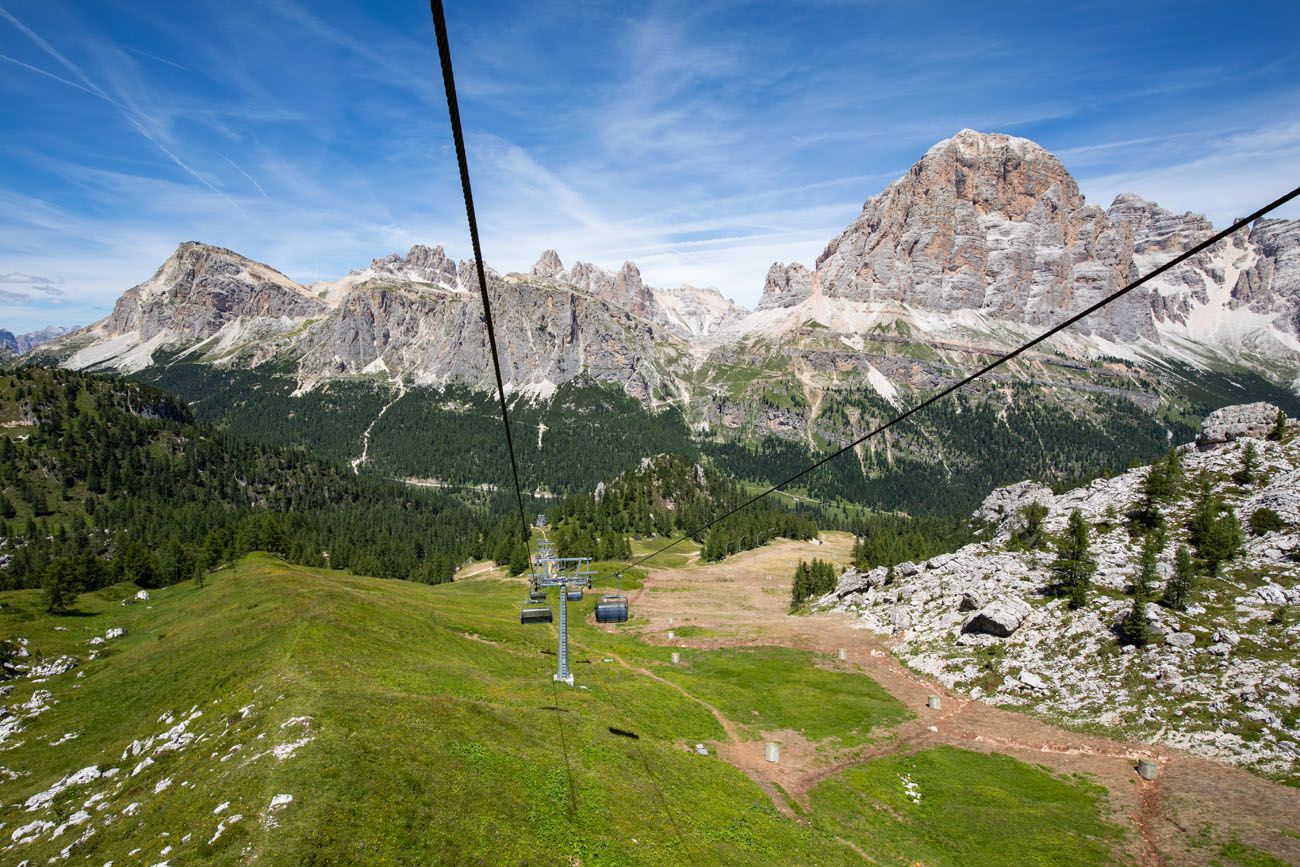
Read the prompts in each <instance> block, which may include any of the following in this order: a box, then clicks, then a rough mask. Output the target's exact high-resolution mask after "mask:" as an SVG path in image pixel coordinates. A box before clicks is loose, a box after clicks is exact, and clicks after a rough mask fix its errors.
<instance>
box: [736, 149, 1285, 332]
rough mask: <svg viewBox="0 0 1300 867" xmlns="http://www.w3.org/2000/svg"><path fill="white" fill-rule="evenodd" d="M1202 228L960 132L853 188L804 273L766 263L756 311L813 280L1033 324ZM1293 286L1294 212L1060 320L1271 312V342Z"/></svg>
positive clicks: (1215, 320) (1240, 318) (1047, 320)
mask: <svg viewBox="0 0 1300 867" xmlns="http://www.w3.org/2000/svg"><path fill="white" fill-rule="evenodd" d="M1214 232H1215V227H1214V226H1213V225H1211V223H1210V221H1209V220H1207V219H1206V218H1205V217H1203V216H1201V215H1199V214H1192V213H1186V214H1175V213H1172V212H1170V211H1168V210H1165V209H1164V208H1161V207H1160V206H1159V205H1157V204H1155V203H1154V202H1149V201H1147V200H1145V199H1142V198H1140V197H1139V196H1135V195H1132V194H1123V195H1120V196H1119V197H1117V198H1116V199H1115V201H1114V202H1113V203H1112V204H1111V206H1110V207H1109V208H1108V209H1107V210H1105V211H1103V210H1102V209H1100V208H1098V207H1096V206H1094V205H1090V204H1088V203H1087V202H1086V201H1085V200H1084V197H1083V195H1082V193H1081V192H1080V191H1079V186H1078V184H1077V183H1076V182H1075V181H1074V179H1073V178H1072V177H1071V176H1070V173H1069V172H1068V171H1067V170H1066V168H1065V166H1064V165H1062V164H1061V162H1060V161H1059V160H1058V159H1057V158H1056V157H1055V156H1053V155H1052V154H1050V153H1049V152H1047V151H1046V150H1044V149H1043V148H1041V147H1039V146H1038V145H1036V144H1034V143H1033V142H1030V141H1027V140H1025V139H1020V138H1014V137H1012V136H1006V135H997V134H984V133H977V132H974V131H972V130H962V131H961V132H960V133H958V134H957V135H955V136H953V137H952V138H950V139H946V140H944V141H942V142H939V143H938V144H936V145H935V146H934V147H932V148H930V150H929V151H928V152H927V153H926V154H925V156H924V157H922V158H921V160H920V161H919V162H917V163H916V164H915V165H914V166H912V168H911V170H910V171H909V172H908V173H907V174H906V175H905V176H903V177H902V178H900V179H899V180H897V181H895V182H894V183H893V184H891V185H890V186H889V187H888V188H887V189H885V191H884V192H882V193H881V194H880V195H878V196H875V197H873V198H871V199H868V200H867V202H866V204H865V205H864V206H863V209H862V213H861V215H860V216H859V217H858V218H857V219H856V220H854V221H853V223H851V224H850V225H849V226H848V227H847V228H846V229H845V230H844V231H843V232H841V233H840V234H839V235H838V236H837V237H836V238H834V239H833V240H832V241H831V242H830V243H829V244H828V245H827V247H826V249H825V251H824V252H823V253H822V254H821V256H819V257H818V259H817V263H816V267H815V269H814V270H813V271H811V272H810V271H809V270H808V269H806V268H805V267H804V266H803V265H800V264H798V263H792V264H791V265H789V266H786V265H784V264H782V263H779V262H778V263H775V264H773V265H772V268H771V269H770V270H769V271H768V275H767V280H766V281H765V284H764V287H763V296H762V300H761V301H760V303H759V306H758V309H759V310H760V311H764V310H772V309H779V308H789V307H793V306H795V305H798V304H801V303H803V302H805V301H807V300H808V299H809V298H812V297H813V296H814V294H815V293H820V294H821V295H823V296H825V297H827V298H833V299H844V300H848V301H855V302H886V303H893V304H896V305H900V306H905V307H907V308H909V309H911V310H914V311H920V312H922V313H925V314H939V318H938V319H937V320H935V319H934V318H931V320H930V321H940V322H942V321H945V318H947V321H952V319H953V315H954V314H957V313H959V312H962V311H975V312H977V313H979V314H981V315H983V316H985V317H988V318H990V319H995V320H1000V321H1004V322H1011V323H1018V324H1023V325H1029V326H1032V327H1034V328H1044V327H1047V326H1049V325H1052V324H1054V323H1056V322H1059V321H1060V320H1061V319H1063V318H1065V317H1066V316H1068V315H1069V314H1070V313H1073V312H1077V311H1078V310H1081V309H1083V308H1085V307H1088V306H1090V305H1091V304H1093V303H1095V302H1096V301H1099V300H1100V299H1102V298H1104V297H1105V296H1107V295H1109V294H1111V293H1112V292H1114V291H1115V290H1117V289H1119V288H1120V287H1122V286H1124V285H1125V284H1127V283H1129V282H1131V281H1132V280H1133V279H1135V278H1137V277H1138V276H1141V275H1143V274H1146V273H1149V272H1150V271H1152V270H1154V269H1155V268H1156V267H1158V266H1160V265H1163V264H1164V263H1165V262H1167V261H1168V260H1169V259H1170V258H1172V257H1174V256H1176V255H1178V254H1179V253H1181V252H1183V251H1184V250H1186V249H1187V248H1188V247H1191V246H1193V245H1194V244H1196V243H1198V242H1200V241H1202V240H1203V239H1205V238H1207V237H1209V236H1210V235H1212V234H1213V233H1214ZM1298 299H1300V221H1296V220H1261V221H1259V223H1257V224H1256V225H1255V226H1254V227H1252V229H1251V230H1250V231H1249V234H1247V233H1246V232H1241V233H1238V234H1237V235H1235V236H1233V237H1231V238H1228V239H1226V240H1224V241H1221V242H1220V243H1218V244H1216V245H1215V246H1214V247H1212V248H1210V249H1207V250H1205V251H1203V252H1202V253H1200V254H1198V255H1197V256H1196V257H1195V258H1193V259H1191V260H1189V261H1187V262H1185V263H1183V264H1182V265H1180V266H1179V267H1178V268H1175V269H1173V270H1171V271H1169V272H1166V273H1165V274H1163V275H1161V276H1160V277H1158V278H1157V279H1155V280H1152V281H1151V282H1150V283H1149V284H1147V285H1144V286H1142V287H1139V288H1138V289H1136V290H1134V291H1133V292H1131V293H1129V294H1128V295H1127V296H1125V297H1124V298H1122V299H1120V300H1118V301H1116V302H1113V303H1112V304H1111V305H1109V306H1108V307H1107V308H1106V309H1104V310H1102V311H1100V312H1098V313H1096V314H1094V315H1093V316H1091V317H1089V318H1088V319H1087V320H1085V321H1084V322H1082V323H1080V325H1079V326H1078V327H1077V329H1076V330H1078V331H1081V332H1084V333H1091V334H1096V335H1098V336H1100V337H1104V338H1107V339H1109V340H1112V341H1116V342H1121V343H1123V342H1131V341H1133V340H1136V339H1139V338H1145V339H1148V340H1151V341H1153V342H1157V343H1159V342H1162V339H1161V335H1162V334H1177V335H1179V336H1182V337H1190V338H1192V339H1195V340H1198V341H1204V342H1211V343H1219V342H1225V341H1227V342H1231V341H1233V340H1237V339H1239V338H1241V336H1242V335H1243V334H1255V335H1256V337H1257V336H1258V332H1259V330H1260V328H1261V327H1266V326H1270V325H1271V327H1272V328H1273V329H1276V331H1277V332H1280V334H1281V339H1280V341H1274V342H1280V344H1281V345H1282V346H1283V347H1284V348H1285V347H1286V346H1287V345H1294V340H1293V339H1292V338H1294V337H1295V336H1296V335H1297V334H1300V322H1298V321H1297V317H1300V300H1298ZM1248 313H1255V314H1261V316H1259V317H1256V318H1252V317H1250V316H1248V315H1247V314H1248ZM760 321H761V320H760ZM1250 339H1252V340H1253V339H1254V338H1250Z"/></svg>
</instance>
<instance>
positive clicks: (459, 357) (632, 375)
mask: <svg viewBox="0 0 1300 867" xmlns="http://www.w3.org/2000/svg"><path fill="white" fill-rule="evenodd" d="M489 297H490V299H491V302H492V316H493V321H494V323H495V325H496V332H497V346H498V348H499V350H500V353H501V364H502V375H503V377H504V378H505V380H506V382H507V383H508V384H509V387H510V389H511V390H512V391H515V392H518V391H523V392H530V393H534V394H538V395H541V396H547V395H549V392H550V391H551V390H553V389H554V387H555V386H556V385H558V384H560V383H563V382H567V381H569V380H571V379H573V378H575V377H577V376H579V375H580V374H586V375H588V376H590V377H592V378H593V379H595V380H597V381H600V382H607V383H611V384H615V385H618V386H619V387H621V388H623V389H624V390H625V391H627V392H628V393H629V394H631V395H632V396H634V397H637V398H641V399H647V400H648V399H650V398H651V397H652V396H653V394H654V393H655V392H656V391H657V390H658V389H660V388H661V387H662V385H663V382H662V379H663V377H662V374H661V371H660V368H659V367H658V365H657V361H656V352H655V345H656V340H660V341H662V340H663V335H659V334H657V333H656V330H655V327H654V326H653V325H651V324H650V323H647V322H645V321H643V320H640V319H639V318H638V317H635V316H633V315H632V314H630V313H629V312H628V311H626V310H623V309H621V308H619V307H615V306H613V305H611V304H609V303H608V302H605V301H602V300H600V299H598V298H592V297H589V296H587V295H585V294H582V293H578V292H575V291H564V290H556V289H554V288H551V287H548V286H546V285H543V284H540V283H537V282H534V281H533V280H532V279H531V278H527V277H523V276H522V275H513V276H511V277H507V278H495V277H494V278H493V279H492V280H491V281H490V284H489ZM299 348H300V351H301V356H300V358H299V368H300V373H301V375H302V376H303V378H304V379H307V380H312V379H328V378H332V377H338V376H349V375H355V374H359V373H386V374H390V375H400V376H402V377H403V378H404V379H405V380H406V381H407V382H414V383H420V384H443V383H448V382H455V383H460V384H465V385H469V386H471V387H475V388H482V389H488V390H490V389H492V388H495V382H494V379H493V373H492V360H491V357H490V356H489V349H488V339H487V333H486V331H485V329H484V327H483V318H482V306H481V304H480V302H479V298H478V295H477V294H476V293H464V292H455V291H448V290H443V289H440V288H436V287H431V286H428V285H421V284H415V283H403V282H394V281H384V280H371V281H368V282H366V283H363V284H361V285H360V286H358V287H356V288H355V289H353V290H352V291H351V292H349V293H348V294H347V295H346V296H345V297H344V298H343V299H342V301H341V302H340V303H339V305H338V307H336V308H335V309H334V310H333V311H332V312H331V314H330V315H329V317H328V318H327V319H326V320H325V321H323V322H321V323H320V324H319V325H317V326H314V327H313V328H311V329H310V330H309V331H308V332H307V334H306V336H305V337H304V338H303V339H302V341H301V343H300V346H299Z"/></svg>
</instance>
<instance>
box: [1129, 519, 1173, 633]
mask: <svg viewBox="0 0 1300 867" xmlns="http://www.w3.org/2000/svg"><path fill="white" fill-rule="evenodd" d="M1163 541H1164V540H1163V539H1161V538H1160V535H1159V534H1157V533H1149V534H1148V535H1147V537H1146V538H1145V539H1143V540H1142V553H1141V555H1140V556H1139V559H1138V571H1137V575H1136V576H1134V578H1133V607H1132V608H1131V609H1129V613H1128V614H1127V615H1126V616H1125V617H1124V620H1123V621H1122V622H1121V623H1120V627H1119V629H1120V634H1121V636H1122V637H1123V639H1124V641H1126V642H1127V643H1129V644H1133V645H1136V646H1137V647H1145V646H1146V645H1147V644H1149V643H1150V642H1151V624H1150V622H1149V621H1148V620H1147V601H1148V600H1149V599H1150V598H1151V589H1152V587H1154V586H1155V580H1156V558H1157V557H1158V556H1159V554H1160V549H1161V548H1162V547H1163Z"/></svg>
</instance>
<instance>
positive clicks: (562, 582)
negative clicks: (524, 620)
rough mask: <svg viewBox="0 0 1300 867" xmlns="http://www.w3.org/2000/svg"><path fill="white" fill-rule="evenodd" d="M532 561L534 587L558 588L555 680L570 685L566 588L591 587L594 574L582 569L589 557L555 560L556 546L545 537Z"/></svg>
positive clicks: (571, 677)
mask: <svg viewBox="0 0 1300 867" xmlns="http://www.w3.org/2000/svg"><path fill="white" fill-rule="evenodd" d="M533 562H534V563H536V564H537V568H538V571H536V572H533V573H532V575H531V576H530V579H531V581H532V584H533V586H534V587H537V588H549V587H558V588H560V648H559V653H558V656H559V665H558V670H557V671H556V672H555V679H556V680H558V681H559V682H560V683H567V684H568V685H569V686H573V672H571V671H569V588H570V587H573V588H578V589H581V588H586V587H590V586H591V579H592V576H594V575H595V574H596V573H595V572H593V571H591V570H589V569H584V568H583V567H584V566H586V565H587V564H588V563H590V562H591V558H590V557H557V556H556V555H555V545H554V544H553V543H552V542H551V540H549V539H545V538H544V539H542V541H540V542H538V543H537V556H536V557H535V558H534V560H533Z"/></svg>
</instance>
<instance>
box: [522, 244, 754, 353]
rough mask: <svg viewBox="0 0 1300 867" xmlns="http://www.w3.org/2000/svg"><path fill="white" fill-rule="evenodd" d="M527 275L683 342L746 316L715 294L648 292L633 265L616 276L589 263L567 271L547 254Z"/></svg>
mask: <svg viewBox="0 0 1300 867" xmlns="http://www.w3.org/2000/svg"><path fill="white" fill-rule="evenodd" d="M529 274H530V276H533V277H537V278H541V279H544V280H553V281H555V282H557V283H562V284H565V285H567V286H572V287H574V288H575V289H578V290H580V291H582V292H585V293H587V294H589V295H594V296H596V297H597V298H599V299H601V300H603V301H607V302H609V303H610V304H613V305H615V306H616V307H621V308H622V309H624V310H627V311H628V312H630V313H632V314H633V315H635V316H639V317H641V318H642V319H646V320H649V321H650V322H653V323H655V324H656V325H661V326H663V327H665V328H667V329H669V330H670V331H672V332H673V333H674V334H676V335H678V336H679V337H684V338H699V337H705V336H708V335H709V334H712V333H713V332H715V331H718V330H720V329H722V328H725V327H726V326H728V325H731V324H732V323H734V322H737V321H739V320H740V319H741V317H743V316H744V314H745V313H746V312H747V311H746V310H745V309H744V308H743V307H740V306H739V305H737V304H736V303H735V302H733V301H731V300H729V299H727V298H724V297H723V296H722V294H721V293H720V292H718V290H716V289H700V288H698V287H695V286H678V287H676V288H673V289H656V288H654V287H652V286H648V285H646V284H645V282H644V281H643V280H642V279H641V270H640V269H639V268H637V266H636V264H635V263H633V262H624V263H623V267H622V268H621V269H620V270H619V271H618V272H617V273H615V272H612V271H607V270H605V269H604V268H601V267H599V266H596V265H593V264H591V263H590V262H575V263H574V265H573V267H572V268H569V269H568V270H566V269H565V267H564V263H563V262H562V261H561V259H560V256H559V254H558V253H556V252H555V251H554V250H546V251H545V252H543V253H542V255H541V256H540V257H539V258H538V260H537V261H536V262H535V263H534V264H533V267H532V268H531V269H529Z"/></svg>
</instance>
